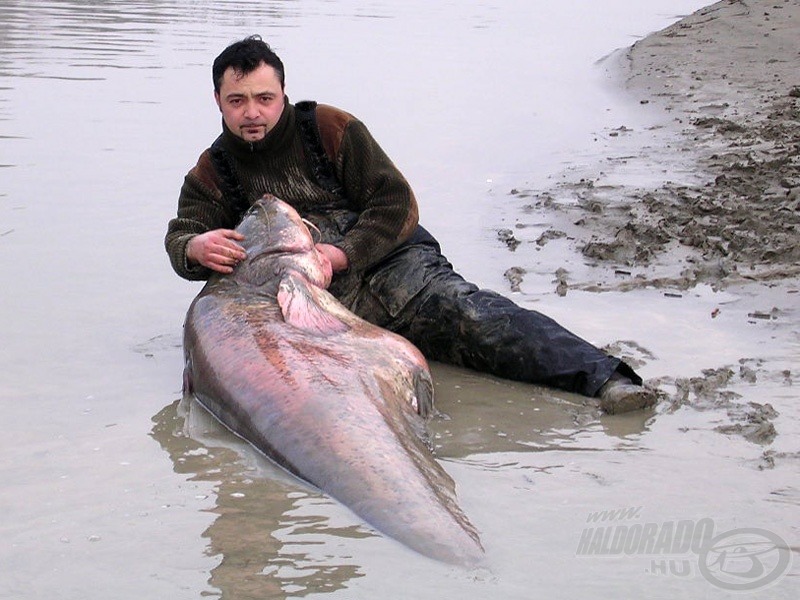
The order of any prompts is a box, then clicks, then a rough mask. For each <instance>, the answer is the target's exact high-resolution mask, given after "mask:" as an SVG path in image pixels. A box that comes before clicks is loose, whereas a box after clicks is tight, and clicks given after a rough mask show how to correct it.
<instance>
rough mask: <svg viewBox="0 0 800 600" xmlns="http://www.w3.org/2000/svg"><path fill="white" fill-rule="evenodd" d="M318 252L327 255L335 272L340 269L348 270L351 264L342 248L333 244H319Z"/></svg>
mask: <svg viewBox="0 0 800 600" xmlns="http://www.w3.org/2000/svg"><path fill="white" fill-rule="evenodd" d="M317 252H319V253H320V254H322V255H323V256H325V257H326V258H327V259H328V261H330V263H331V269H332V270H333V272H334V273H338V272H339V271H346V270H347V268H348V267H349V266H350V261H349V260H348V259H347V254H345V253H344V252H343V251H342V249H341V248H338V247H336V246H332V245H331V244H317Z"/></svg>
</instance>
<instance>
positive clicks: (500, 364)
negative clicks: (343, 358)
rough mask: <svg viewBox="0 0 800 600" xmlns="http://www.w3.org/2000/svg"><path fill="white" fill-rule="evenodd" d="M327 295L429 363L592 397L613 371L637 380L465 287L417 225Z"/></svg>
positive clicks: (544, 321) (555, 328)
mask: <svg viewBox="0 0 800 600" xmlns="http://www.w3.org/2000/svg"><path fill="white" fill-rule="evenodd" d="M330 291H331V292H332V293H333V294H334V295H335V296H337V297H338V298H339V299H340V300H341V301H342V302H343V303H344V304H345V305H346V306H348V307H349V308H350V310H352V311H353V312H354V313H355V314H357V315H359V316H360V317H361V318H363V319H365V320H367V321H370V322H371V323H374V324H376V325H379V326H381V327H383V328H385V329H388V330H390V331H393V332H395V333H398V334H399V335H401V336H403V337H405V338H406V339H408V340H409V341H411V342H412V343H413V344H414V345H416V346H417V347H418V348H419V349H420V350H421V351H422V353H423V354H424V355H425V357H426V358H428V359H429V360H432V361H438V362H443V363H448V364H452V365H457V366H462V367H467V368H470V369H474V370H476V371H481V372H484V373H489V374H491V375H495V376H498V377H502V378H505V379H513V380H516V381H524V382H528V383H537V384H543V385H548V386H551V387H555V388H559V389H562V390H566V391H570V392H576V393H579V394H583V395H585V396H595V395H596V394H597V393H598V391H599V389H600V387H601V386H602V385H603V384H604V383H605V382H606V381H608V379H609V377H610V376H611V375H612V374H613V373H614V372H615V371H620V373H622V374H623V375H625V376H627V377H629V378H631V379H632V380H633V381H634V382H635V383H641V381H642V380H641V378H640V377H639V376H638V375H636V373H634V372H633V370H632V369H631V368H630V367H629V366H628V365H627V364H625V363H623V362H621V361H620V360H619V359H618V358H614V357H611V356H609V355H607V354H605V353H604V352H602V351H601V350H600V349H598V348H596V347H595V346H593V345H592V344H590V343H589V342H587V341H586V340H583V339H581V338H580V337H578V336H576V335H575V334H573V333H571V332H569V331H568V330H566V329H565V328H564V327H562V326H561V325H559V324H558V323H557V322H556V321H554V320H553V319H551V318H550V317H547V316H545V315H543V314H542V313H540V312H537V311H534V310H529V309H525V308H522V307H520V306H518V305H517V304H515V303H514V302H512V301H511V300H510V299H508V298H506V297H504V296H502V295H500V294H498V293H496V292H493V291H491V290H486V289H479V288H478V287H477V286H476V285H474V284H472V283H469V282H467V281H465V280H464V278H463V277H461V276H460V275H459V274H458V273H456V272H455V271H454V270H453V267H452V265H451V264H450V263H449V262H448V261H447V259H446V258H445V257H444V256H443V255H442V253H441V250H440V247H439V244H438V243H437V242H436V240H435V239H434V238H433V237H432V236H431V235H430V234H429V233H428V232H427V231H425V230H424V229H423V228H421V227H420V228H418V230H417V232H416V233H415V234H414V236H413V237H412V239H411V240H409V241H408V242H406V243H405V244H403V245H402V246H400V247H399V248H398V249H396V250H395V251H394V252H393V253H391V254H390V255H389V256H387V257H386V258H385V259H384V260H383V261H381V262H380V263H379V264H378V265H377V266H375V267H373V268H372V269H370V270H369V271H367V272H366V273H364V274H361V276H359V277H357V278H348V277H346V276H345V277H342V278H338V279H337V278H335V279H334V282H333V283H332V285H331V289H330Z"/></svg>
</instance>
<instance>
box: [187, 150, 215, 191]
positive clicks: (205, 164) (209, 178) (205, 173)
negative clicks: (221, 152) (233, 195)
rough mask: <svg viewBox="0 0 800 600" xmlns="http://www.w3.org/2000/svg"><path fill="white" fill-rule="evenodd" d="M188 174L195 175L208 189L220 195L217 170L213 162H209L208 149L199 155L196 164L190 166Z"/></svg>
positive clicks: (209, 154)
mask: <svg viewBox="0 0 800 600" xmlns="http://www.w3.org/2000/svg"><path fill="white" fill-rule="evenodd" d="M189 174H190V175H192V176H193V177H195V178H196V179H197V180H198V181H199V182H200V183H202V184H203V185H204V186H206V187H207V188H208V189H209V190H212V191H214V192H215V194H216V195H218V196H221V195H222V192H221V191H220V187H219V178H218V177H217V171H216V169H215V168H214V164H213V163H212V162H211V153H210V152H209V151H208V150H206V151H205V152H203V153H202V154H201V155H200V158H198V159H197V164H196V165H195V166H194V167H193V168H192V170H191V171H190V172H189Z"/></svg>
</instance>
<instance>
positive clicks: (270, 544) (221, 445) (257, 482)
mask: <svg viewBox="0 0 800 600" xmlns="http://www.w3.org/2000/svg"><path fill="white" fill-rule="evenodd" d="M198 412H200V414H197V413H198ZM153 422H154V425H153V429H152V431H151V435H152V437H153V439H155V440H156V441H157V442H158V443H159V444H160V445H161V447H162V448H163V449H164V450H165V451H166V452H167V453H168V454H169V456H170V458H171V459H172V462H173V464H174V469H175V472H176V473H179V474H182V475H188V476H189V480H190V481H210V482H216V483H217V499H216V506H215V507H214V508H213V509H211V512H213V513H215V514H216V515H217V517H216V519H215V520H214V522H213V523H212V524H211V525H210V526H209V527H208V529H206V531H205V532H203V537H206V538H208V540H209V544H208V549H207V553H208V554H209V555H211V556H218V557H219V559H220V562H219V564H218V565H217V566H216V567H215V568H214V569H212V571H211V577H210V579H209V583H210V584H211V585H212V586H214V587H215V588H217V589H218V590H220V591H221V593H222V597H223V598H253V599H256V598H258V599H260V600H263V599H265V598H285V597H287V595H291V596H292V597H295V596H305V595H307V594H312V593H323V592H333V591H336V590H339V589H342V588H344V587H346V584H347V582H348V581H350V580H352V579H353V578H356V577H361V576H362V574H361V573H360V571H359V567H358V566H356V565H352V564H343V563H342V561H341V559H339V558H338V557H334V556H331V555H325V556H322V557H318V556H317V555H315V554H314V551H315V550H316V549H317V547H318V546H320V545H322V547H325V548H327V545H323V541H320V534H322V535H324V536H326V537H330V536H336V537H339V538H350V539H352V538H358V537H367V536H370V535H372V534H371V533H368V532H366V530H363V529H361V528H360V525H350V526H344V527H333V526H331V525H330V523H329V522H328V517H326V516H320V515H319V514H308V513H309V510H308V507H309V506H311V507H312V508H313V506H314V504H315V503H320V499H321V495H320V494H319V493H317V492H316V491H314V490H310V489H308V488H304V487H303V486H302V484H300V483H299V482H297V481H296V480H295V479H294V478H290V477H289V476H288V475H285V474H283V473H282V472H280V471H278V470H277V468H276V469H275V470H274V471H269V472H266V469H265V466H264V464H263V463H264V462H266V461H258V462H259V463H260V464H250V465H249V464H246V462H245V461H247V460H248V459H249V458H254V452H253V451H252V450H250V449H249V448H248V449H246V450H242V451H241V452H239V451H237V446H238V447H243V446H244V444H243V443H242V442H241V441H239V440H238V439H237V438H234V437H233V436H232V435H231V434H228V433H227V431H224V430H223V429H222V427H221V426H220V425H219V424H217V423H216V422H213V421H211V419H210V417H209V416H208V415H207V413H205V411H204V410H203V409H202V407H200V406H199V405H198V404H197V403H196V402H194V401H187V400H181V401H175V402H173V403H172V404H170V405H169V406H167V407H165V408H164V409H163V410H161V411H160V412H159V413H158V414H156V415H155V416H154V417H153ZM224 438H227V439H224ZM259 467H260V468H259ZM254 472H255V476H254ZM323 506H324V504H323ZM312 512H321V511H313V510H312ZM287 538H288V539H287ZM289 540H290V541H289ZM337 561H338V562H339V564H337Z"/></svg>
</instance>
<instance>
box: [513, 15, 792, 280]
mask: <svg viewBox="0 0 800 600" xmlns="http://www.w3.org/2000/svg"><path fill="white" fill-rule="evenodd" d="M797 39H800V6H798V5H797V4H796V3H791V2H789V0H781V1H779V2H774V1H766V0H748V1H747V2H744V1H742V0H723V1H722V2H718V3H716V4H714V5H712V6H709V7H707V8H704V9H702V10H700V11H698V12H696V13H695V14H693V15H691V16H689V17H686V18H684V19H682V20H681V21H679V22H677V23H675V24H673V25H671V26H669V27H667V28H666V29H664V30H662V31H660V32H657V33H655V34H652V35H650V36H648V37H646V38H644V39H642V40H640V41H639V42H637V43H635V44H634V45H633V46H632V47H631V48H629V49H628V50H627V51H626V52H625V53H624V55H623V56H622V57H620V58H619V60H618V62H619V63H622V64H621V68H622V70H623V75H624V77H625V86H626V87H627V91H628V93H630V94H631V95H632V96H633V97H635V98H636V99H637V100H638V101H639V102H640V103H641V104H650V103H652V104H654V105H656V107H657V109H658V110H661V111H663V112H664V114H665V115H668V116H669V119H668V122H667V124H666V127H670V126H671V127H672V128H673V129H675V130H676V131H677V132H678V133H677V135H675V136H674V137H672V138H670V142H669V144H668V145H667V146H666V147H650V148H648V149H647V150H648V151H647V152H646V155H639V156H625V157H617V159H616V160H618V161H622V162H625V163H628V162H635V161H637V160H647V161H649V162H650V163H651V165H652V166H653V167H655V168H659V166H660V165H661V164H663V163H664V162H667V161H669V160H671V158H667V155H674V156H680V157H683V160H684V161H689V162H691V163H692V166H691V167H689V168H691V169H693V171H694V173H693V179H695V182H694V183H691V184H687V183H684V182H676V181H672V180H670V179H668V177H669V173H667V169H664V171H665V173H666V177H667V180H666V181H664V182H663V183H662V184H661V185H659V186H657V187H635V186H630V185H625V184H622V185H620V184H614V183H609V182H607V181H606V180H607V173H606V172H605V171H603V170H600V169H601V167H600V166H598V169H597V170H596V171H595V172H582V173H580V174H577V175H575V176H574V177H573V178H566V179H565V180H563V181H560V182H559V183H558V184H557V185H555V186H553V188H551V189H548V190H519V189H515V190H512V191H511V193H512V195H515V196H517V197H519V198H521V199H524V200H525V202H526V205H525V209H526V210H528V211H529V212H530V213H541V212H548V211H551V212H557V213H563V215H562V218H563V220H564V222H565V223H564V224H565V225H566V226H565V227H563V229H562V228H559V227H558V226H555V227H553V228H551V229H549V230H548V231H545V232H544V233H543V234H542V235H541V236H540V237H539V238H538V239H537V240H536V242H537V244H539V245H540V246H541V245H544V244H547V243H548V242H549V241H551V240H554V239H560V238H567V239H569V240H571V241H572V242H573V243H572V246H573V248H574V249H575V250H576V251H578V252H580V253H581V254H582V255H583V256H584V258H585V260H586V262H587V263H589V264H593V263H594V264H596V265H597V266H599V267H600V268H601V269H605V270H606V271H607V272H609V273H611V274H613V275H614V277H612V278H609V277H603V276H602V275H601V276H600V277H599V278H598V275H597V273H593V274H592V281H574V280H570V278H569V277H568V276H567V273H563V274H561V277H560V281H559V283H560V285H561V292H560V293H563V292H564V291H566V289H567V288H569V287H572V288H573V289H582V290H588V291H608V290H620V291H625V290H630V289H635V288H641V287H650V286H657V287H664V288H667V287H669V288H676V289H679V290H687V289H690V288H692V287H694V286H696V285H698V284H700V283H708V284H709V285H711V286H712V287H713V288H715V289H722V288H725V287H726V286H728V285H731V284H734V283H741V282H747V281H772V280H782V279H795V278H797V276H798V275H800V264H799V263H800V70H799V69H798V64H800V54H799V53H798V50H797V43H796V40H797ZM661 127H664V125H660V126H654V127H653V128H652V130H653V131H654V132H655V130H657V129H659V128H661ZM632 133H634V132H632V131H631V130H629V129H627V128H626V127H625V126H624V125H622V126H620V128H619V129H617V130H615V131H611V132H607V134H608V135H610V136H612V137H624V136H626V135H630V134H632ZM644 134H645V135H646V134H647V132H644ZM609 160H612V159H611V158H610V159H609ZM607 167H608V165H605V168H607ZM498 237H499V238H500V239H502V240H503V241H505V242H506V243H507V244H509V248H511V249H514V244H515V243H517V240H516V238H514V234H513V232H511V231H509V230H505V231H503V232H500V233H499V234H498ZM634 270H635V273H634ZM520 271H524V270H523V269H519V268H518V269H517V270H516V271H514V270H511V271H510V272H509V273H508V274H507V278H508V279H509V280H510V281H511V283H512V286H514V285H515V284H516V286H518V285H519V281H520V274H521V273H520ZM626 275H627V276H628V277H625V276H626ZM620 276H622V278H621V277H620Z"/></svg>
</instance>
